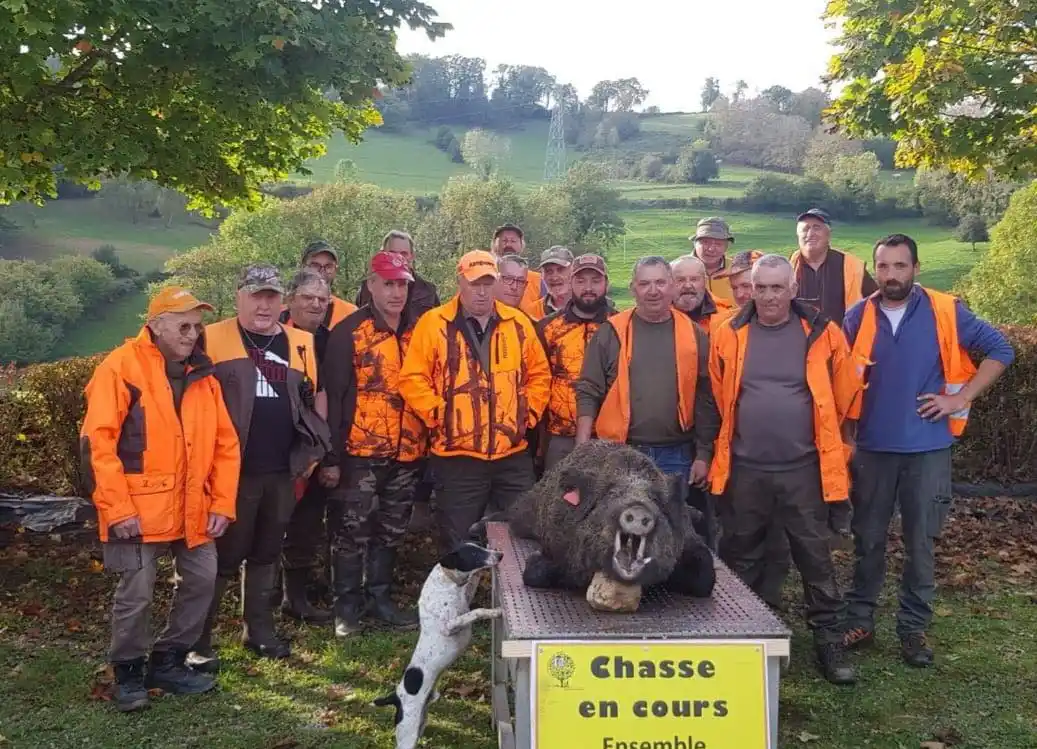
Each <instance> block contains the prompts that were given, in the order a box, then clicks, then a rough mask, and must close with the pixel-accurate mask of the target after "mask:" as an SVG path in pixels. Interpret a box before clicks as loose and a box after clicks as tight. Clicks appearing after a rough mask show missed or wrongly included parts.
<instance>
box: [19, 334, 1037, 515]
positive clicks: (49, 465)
mask: <svg viewBox="0 0 1037 749" xmlns="http://www.w3.org/2000/svg"><path fill="white" fill-rule="evenodd" d="M1003 330H1004V331H1005V332H1006V334H1007V335H1008V337H1009V339H1010V340H1011V341H1012V344H1013V346H1014V347H1015V351H1016V362H1015V364H1014V365H1013V366H1012V367H1011V368H1010V369H1009V370H1008V372H1007V373H1006V374H1005V376H1004V377H1002V378H1001V380H1000V381H999V382H998V383H997V385H995V386H994V388H993V390H992V391H991V392H989V393H988V394H987V395H986V396H985V397H984V398H982V399H981V400H980V401H979V402H978V403H976V404H975V405H974V406H973V409H972V416H971V418H970V420H969V425H968V429H967V430H966V433H965V437H964V438H963V439H962V441H961V443H960V444H959V445H958V447H957V448H956V449H955V452H954V478H955V480H956V481H960V482H972V483H986V482H990V483H995V484H1004V485H1016V484H1026V483H1034V482H1037V330H1034V329H1032V328H1022V327H1005V328H1003ZM101 358H102V357H101V356H100V355H98V356H92V357H85V358H73V359H65V360H63V361H59V362H53V363H50V364H37V365H33V366H30V367H27V368H25V369H23V370H20V371H17V372H16V371H15V370H13V369H8V370H6V371H5V370H0V491H16V492H28V493H41V494H57V495H78V496H84V490H83V486H82V480H81V475H80V471H79V457H78V439H79V427H80V424H81V423H82V419H83V410H84V399H83V388H84V387H85V385H86V383H87V381H88V380H89V378H90V374H91V373H92V372H93V369H94V367H96V366H97V364H98V363H99V362H100V361H101Z"/></svg>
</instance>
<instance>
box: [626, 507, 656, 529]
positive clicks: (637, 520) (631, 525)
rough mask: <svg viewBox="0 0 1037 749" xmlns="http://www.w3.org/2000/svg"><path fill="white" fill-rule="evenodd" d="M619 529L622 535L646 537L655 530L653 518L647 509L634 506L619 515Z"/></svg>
mask: <svg viewBox="0 0 1037 749" xmlns="http://www.w3.org/2000/svg"><path fill="white" fill-rule="evenodd" d="M619 527H620V529H621V530H622V531H623V532H624V533H629V534H631V535H634V536H647V535H648V534H649V533H651V532H652V530H653V529H654V528H655V517H654V516H653V515H652V513H651V512H649V511H648V509H647V508H645V507H642V506H641V505H634V506H633V507H628V508H626V509H625V510H623V512H621V513H620V515H619Z"/></svg>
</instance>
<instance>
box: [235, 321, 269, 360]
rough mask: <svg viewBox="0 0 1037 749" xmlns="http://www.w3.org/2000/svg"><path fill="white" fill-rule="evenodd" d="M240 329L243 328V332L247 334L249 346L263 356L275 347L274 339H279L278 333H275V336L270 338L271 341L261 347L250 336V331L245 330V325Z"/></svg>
mask: <svg viewBox="0 0 1037 749" xmlns="http://www.w3.org/2000/svg"><path fill="white" fill-rule="evenodd" d="M240 327H241V332H242V333H244V334H245V338H247V339H248V343H249V346H251V347H252V348H254V349H256V351H258V352H259V353H261V354H265V353H266V350H267V349H268V348H270V347H271V346H272V345H273V343H274V339H275V338H277V333H274V334H273V335H271V336H270V340H269V341H267V342H266V345H265V346H260V345H259V344H257V343H256V342H255V341H254V340H252V336H250V335H249V333H248V331H247V330H245V326H244V325H241V326H240ZM256 335H259V333H256Z"/></svg>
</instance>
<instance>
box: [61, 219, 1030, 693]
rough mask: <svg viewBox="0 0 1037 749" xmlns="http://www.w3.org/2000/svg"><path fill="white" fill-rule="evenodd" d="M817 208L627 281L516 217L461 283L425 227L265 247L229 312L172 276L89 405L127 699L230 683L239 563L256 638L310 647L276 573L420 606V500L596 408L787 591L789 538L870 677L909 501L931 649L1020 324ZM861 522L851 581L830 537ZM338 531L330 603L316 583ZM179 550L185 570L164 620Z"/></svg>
mask: <svg viewBox="0 0 1037 749" xmlns="http://www.w3.org/2000/svg"><path fill="white" fill-rule="evenodd" d="M796 233H797V236H798V240H799V241H798V244H799V249H798V250H796V251H795V252H794V253H793V254H792V256H791V258H787V257H785V256H783V255H779V254H764V253H761V252H757V251H752V250H749V251H741V252H737V253H736V254H734V255H733V256H732V255H730V254H729V250H730V249H731V245H732V244H733V243H734V241H735V240H734V236H733V235H732V234H731V231H730V228H729V227H728V225H727V223H725V222H724V221H723V220H722V219H719V218H707V219H703V220H702V221H699V222H698V225H697V226H696V229H695V232H694V234H693V235H692V236H691V237H690V240H691V243H692V246H693V252H692V253H690V254H687V255H684V256H682V257H680V258H678V259H676V260H674V261H670V262H668V261H667V260H665V259H664V258H662V257H658V256H649V257H642V258H640V259H639V260H637V262H636V263H635V265H634V268H633V273H632V277H631V279H630V281H629V288H630V291H631V294H632V296H633V300H634V306H633V307H632V308H630V309H626V310H623V311H617V310H616V308H615V307H614V305H613V303H612V300H611V299H610V298H609V296H608V294H607V293H608V290H609V283H610V280H611V279H610V276H609V270H608V267H607V265H606V262H605V260H604V259H603V258H602V257H600V256H599V255H595V254H583V255H579V256H575V257H574V255H573V253H572V252H570V251H569V250H568V249H566V248H565V247H560V246H555V247H551V248H549V249H547V250H544V251H543V253H542V255H541V257H540V262H539V264H537V266H536V269H533V268H531V267H530V263H529V262H528V260H527V259H526V255H525V249H526V248H525V240H524V237H523V233H522V230H521V229H520V228H519V227H517V226H514V225H510V224H507V225H504V226H501V227H500V228H498V229H497V230H496V231H495V232H494V234H493V238H492V244H491V250H490V251H483V250H475V251H471V252H468V253H466V254H465V255H464V256H463V257H461V258H460V259H459V260H458V262H457V293H456V295H455V296H454V297H453V298H451V299H449V300H448V301H446V302H445V303H443V302H441V300H440V298H439V295H438V293H437V291H436V288H435V286H434V285H433V284H431V283H430V282H429V281H427V280H426V279H423V278H422V277H421V276H419V275H418V273H417V272H416V270H415V268H416V267H420V257H416V252H415V250H416V248H415V247H414V244H413V242H412V240H411V238H410V236H409V235H408V234H406V233H405V232H402V231H391V232H389V233H388V234H387V235H386V236H385V239H384V241H383V243H382V247H381V249H380V250H379V251H378V252H377V253H375V254H374V256H373V257H372V258H371V260H370V264H369V266H368V270H369V272H368V273H367V275H366V278H365V280H364V282H363V285H362V286H361V288H360V291H359V294H358V296H357V299H356V304H355V305H354V304H352V303H350V302H348V301H345V300H343V299H339V298H337V297H336V296H334V295H332V293H331V287H332V282H333V281H334V279H335V276H336V272H337V270H338V265H339V261H340V258H339V254H338V251H337V250H336V248H334V247H333V246H331V245H329V244H327V243H325V242H315V243H313V244H310V245H309V246H307V247H306V248H305V249H304V250H303V252H302V258H301V267H300V269H299V270H298V272H297V273H295V275H294V277H293V278H292V279H291V280H290V282H289V283H288V284H287V286H286V285H284V284H283V282H282V279H281V277H280V274H279V271H278V270H277V269H276V268H274V267H273V266H269V265H252V266H249V267H247V268H245V269H244V271H243V272H242V273H241V275H240V277H239V279H238V282H237V289H238V290H237V297H236V305H235V306H236V310H237V314H236V316H235V317H232V318H230V319H227V320H223V321H220V322H215V323H212V324H207V325H205V324H203V313H204V312H205V311H210V312H211V311H212V309H213V308H212V307H210V306H209V305H208V304H206V303H205V302H203V301H200V300H199V299H197V298H196V297H195V296H193V295H192V293H191V292H190V291H189V290H187V289H184V288H179V287H168V288H165V289H163V290H162V291H161V292H160V293H159V294H158V295H157V296H155V297H154V299H152V301H151V302H150V305H149V307H148V311H147V322H146V324H145V326H144V327H143V328H142V330H141V331H140V333H139V335H137V337H136V338H134V339H131V340H128V341H127V342H126V343H125V344H123V345H122V346H120V347H119V348H117V349H115V350H114V351H113V352H112V353H111V354H109V355H108V357H107V358H106V359H105V360H104V361H103V362H102V363H101V364H100V366H98V368H97V370H96V372H95V373H94V375H93V378H92V379H91V381H90V383H89V384H88V386H87V389H86V397H87V414H86V419H85V422H84V424H83V427H82V432H81V447H82V454H83V460H84V464H85V475H86V476H87V480H88V483H89V486H90V491H91V493H92V498H93V502H94V503H95V505H96V507H97V510H98V518H99V522H98V527H99V531H100V536H101V541H102V542H103V553H104V564H105V567H106V568H107V569H109V570H111V571H113V572H117V573H119V575H120V577H119V583H118V587H117V589H116V592H115V596H114V605H113V610H112V642H111V649H110V654H109V658H110V661H111V663H112V666H113V668H114V672H115V676H116V683H117V704H118V707H119V708H120V709H122V710H127V711H128V710H135V709H138V708H141V707H144V706H146V705H147V704H148V689H149V688H155V687H157V688H160V689H162V690H164V691H165V692H171V693H174V694H195V693H200V692H205V691H208V690H210V689H211V688H213V686H214V684H215V682H214V678H215V677H214V673H215V672H216V671H217V669H218V666H219V661H218V658H217V656H216V653H215V651H214V649H213V637H212V634H213V623H214V620H215V618H216V613H217V611H218V609H219V606H220V602H221V599H222V597H223V594H224V591H225V590H226V588H227V586H228V585H229V584H230V583H231V582H232V581H233V580H234V579H235V578H238V577H239V576H240V579H241V588H242V606H243V622H244V628H243V629H244V631H243V635H242V639H243V643H244V645H245V646H246V647H247V648H249V649H250V650H252V651H254V652H255V653H256V654H257V655H259V656H262V657H269V658H284V657H287V656H288V655H289V652H290V648H289V643H288V642H287V641H286V640H285V639H283V638H282V637H281V636H279V634H278V632H277V630H276V629H275V619H274V608H275V606H276V605H277V602H278V601H279V602H280V608H281V611H282V614H283V615H287V616H290V617H293V618H295V619H298V620H302V621H305V622H309V623H313V624H328V625H331V626H333V627H334V630H335V634H336V635H337V636H340V637H348V636H352V635H355V634H356V633H359V632H361V631H362V627H363V623H364V621H365V620H368V621H371V620H381V621H382V622H384V623H386V624H388V625H390V626H394V627H403V628H407V627H414V626H415V625H416V624H417V617H416V615H415V613H414V612H413V611H407V610H402V609H400V608H398V607H397V605H396V604H395V603H394V601H393V597H392V592H393V577H394V568H395V564H396V557H397V552H398V550H399V548H400V546H401V543H402V540H403V538H404V535H405V533H406V532H407V530H408V527H409V526H410V524H411V522H412V519H413V518H412V516H415V517H416V516H417V515H418V514H419V513H422V512H424V513H425V517H426V518H428V517H429V513H430V512H431V524H432V528H433V530H434V533H435V537H436V542H437V544H438V546H439V549H440V551H442V552H446V551H449V550H450V549H451V548H453V547H454V546H455V545H456V544H457V543H459V542H461V541H463V540H464V539H466V538H467V537H468V533H469V529H470V528H471V526H473V524H476V523H477V522H478V521H479V520H480V519H481V518H482V517H484V516H485V515H486V514H487V513H489V512H494V511H498V510H506V509H507V508H508V507H509V506H510V505H511V504H512V503H514V502H517V501H520V498H521V497H522V495H523V493H524V492H526V491H527V490H528V489H529V488H530V487H531V486H532V485H533V483H534V482H535V481H536V477H537V476H538V475H539V474H540V473H541V472H542V471H544V470H546V469H548V468H550V467H551V466H552V465H554V464H555V463H557V462H558V461H559V460H561V459H562V458H563V457H564V456H565V455H566V454H568V452H569V451H570V450H572V449H573V447H574V445H576V444H579V443H582V442H584V441H586V440H590V439H594V438H598V439H606V440H613V441H617V442H621V443H627V444H629V445H631V446H633V447H635V448H637V449H639V450H641V451H643V452H644V453H645V454H647V455H648V456H650V457H651V458H652V459H653V460H654V462H655V463H656V464H657V465H658V467H659V468H660V470H662V471H664V472H666V473H669V474H680V475H681V476H683V477H685V479H686V482H687V486H688V494H687V498H688V502H689V504H691V505H693V506H694V507H696V508H697V509H698V510H700V512H701V516H702V517H701V520H700V521H699V522H698V526H699V527H698V530H699V532H700V533H701V535H702V536H703V537H704V538H705V539H706V541H707V543H708V544H709V545H710V546H711V548H713V549H714V550H716V551H717V553H718V556H719V557H720V558H721V559H722V560H723V561H724V562H725V563H726V564H727V565H728V566H729V567H730V568H731V569H732V570H733V571H734V572H735V573H736V574H738V575H739V576H740V578H741V579H742V580H743V581H744V582H745V583H746V584H747V585H748V586H749V587H750V588H751V589H752V590H753V591H755V592H756V593H757V594H758V595H759V596H760V597H761V598H762V599H763V600H764V601H766V602H767V603H768V604H769V605H770V606H772V607H773V608H774V609H776V610H780V611H784V609H783V604H782V595H781V593H782V587H783V584H784V582H785V578H786V575H787V573H788V571H789V568H790V565H791V563H793V562H794V563H795V565H796V568H797V569H798V571H799V573H800V575H801V577H802V581H803V596H804V603H805V610H806V621H807V624H808V626H809V628H810V630H811V632H812V634H813V637H814V643H815V649H816V655H817V662H818V666H819V668H820V671H821V673H822V674H823V675H824V676H825V678H827V679H828V680H829V681H831V682H833V683H837V684H849V683H853V682H855V680H856V671H855V669H854V668H853V666H852V665H850V664H849V661H848V658H847V651H848V650H850V649H853V648H857V647H860V646H863V645H866V644H869V643H871V642H872V641H873V639H874V627H875V611H876V603H877V599H878V596H879V593H880V590H881V588H882V585H883V582H884V580H885V572H886V539H887V533H888V529H889V525H890V522H891V518H892V515H893V512H894V509H895V508H897V507H899V510H900V516H901V519H902V526H903V538H904V546H905V552H906V553H905V559H906V562H905V565H904V570H903V574H902V578H901V583H900V594H899V609H898V612H897V618H896V631H897V635H898V636H899V639H900V645H901V655H902V657H903V659H904V661H905V662H906V663H908V664H910V665H912V666H918V667H925V666H929V665H931V664H932V663H933V651H932V649H931V647H930V646H929V644H928V643H927V641H926V629H927V627H928V626H929V624H930V620H931V617H932V602H933V595H934V550H933V546H934V539H936V538H937V537H938V536H939V534H940V529H941V526H942V523H943V521H944V519H945V517H946V515H947V513H948V510H949V508H950V503H951V446H952V445H953V443H954V441H955V438H956V437H958V436H959V435H960V434H961V433H962V430H963V429H964V428H965V423H966V420H967V419H968V414H969V408H970V404H971V403H972V402H973V401H974V400H975V399H976V398H978V397H979V396H981V395H982V394H983V393H984V392H985V391H986V390H987V389H988V388H989V387H990V386H991V385H992V384H993V383H994V381H995V380H996V379H997V378H998V377H999V376H1000V375H1001V373H1002V372H1003V371H1004V369H1005V368H1006V367H1007V366H1009V365H1010V364H1011V362H1012V360H1013V356H1014V354H1013V351H1012V348H1011V346H1010V344H1009V343H1008V342H1007V340H1006V339H1005V337H1004V336H1003V335H1002V334H1001V333H1000V332H999V331H998V330H997V329H996V328H995V327H993V326H991V325H990V324H988V323H986V322H984V321H982V320H980V319H978V318H977V317H976V316H975V315H973V314H972V313H971V312H970V311H969V310H968V309H967V308H966V307H965V306H964V305H963V304H962V303H961V302H959V301H957V300H956V299H955V298H953V297H952V296H949V295H947V294H944V293H941V292H938V291H933V290H931V289H928V288H925V287H923V286H920V285H918V284H916V283H915V275H916V274H917V273H918V272H919V257H918V248H917V246H916V244H915V242H914V240H912V239H911V238H910V237H908V236H905V235H903V234H893V235H890V236H888V237H885V238H883V239H881V240H879V241H878V242H877V243H876V244H875V246H874V251H873V253H872V261H873V268H874V270H873V274H874V275H872V273H869V272H868V271H867V270H866V269H865V263H864V262H862V261H861V260H859V259H857V258H856V257H854V256H853V255H850V254H848V253H845V252H842V251H840V250H837V249H834V248H833V247H832V246H831V243H830V239H831V234H832V222H831V219H830V217H829V216H828V214H826V213H825V212H824V211H822V210H819V209H811V210H809V211H806V212H805V213H803V214H801V215H800V216H798V218H797V222H796ZM969 352H972V353H973V354H974V355H976V357H977V358H979V357H982V361H981V362H980V363H979V365H978V367H977V366H976V365H974V364H973V359H971V358H970V355H969ZM851 508H852V512H851ZM325 527H326V539H327V540H326V541H323V540H321V539H323V538H325ZM851 536H852V538H853V542H854V546H855V556H856V567H855V571H854V576H853V583H852V586H851V587H850V589H849V590H848V591H847V592H845V593H844V592H843V591H841V590H840V587H839V585H838V584H837V581H836V576H835V570H834V566H833V561H832V554H831V552H832V549H833V545H834V544H835V543H836V542H838V541H840V537H846V538H849V537H851ZM325 543H326V544H328V545H330V552H329V554H328V558H329V566H330V580H331V591H332V593H333V602H334V605H333V609H332V610H331V611H329V610H326V609H323V608H321V607H319V606H317V605H314V603H312V602H311V601H312V600H316V598H317V597H316V596H314V595H312V591H311V590H309V581H310V580H311V577H312V575H311V571H312V569H313V568H314V566H315V565H317V564H318V561H317V560H318V558H319V557H320V556H321V549H319V548H318V547H320V546H322V545H324V544H325ZM165 554H171V555H172V557H173V559H174V560H175V564H176V570H177V573H178V576H179V581H178V586H177V589H176V592H175V597H174V602H173V605H172V609H171V611H170V614H169V619H168V622H167V623H166V625H165V628H164V630H163V631H162V632H161V634H160V635H159V636H158V638H157V640H156V641H154V642H152V637H151V635H150V633H149V628H148V621H149V609H150V605H151V601H152V598H153V591H154V586H155V580H156V561H157V559H158V558H159V557H161V556H163V555H165ZM275 596H276V597H275Z"/></svg>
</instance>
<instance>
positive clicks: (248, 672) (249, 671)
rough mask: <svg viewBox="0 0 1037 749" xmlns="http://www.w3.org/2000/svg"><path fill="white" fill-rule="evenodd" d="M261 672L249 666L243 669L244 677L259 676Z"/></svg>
mask: <svg viewBox="0 0 1037 749" xmlns="http://www.w3.org/2000/svg"><path fill="white" fill-rule="evenodd" d="M262 673H263V672H262V671H260V670H259V669H258V668H256V667H255V666H249V667H248V668H246V669H245V676H260V675H261V674H262Z"/></svg>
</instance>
